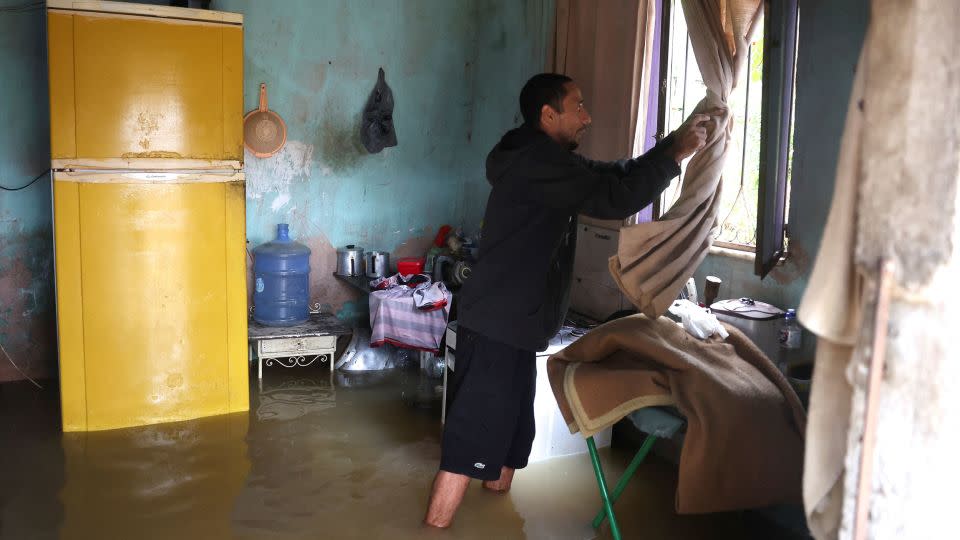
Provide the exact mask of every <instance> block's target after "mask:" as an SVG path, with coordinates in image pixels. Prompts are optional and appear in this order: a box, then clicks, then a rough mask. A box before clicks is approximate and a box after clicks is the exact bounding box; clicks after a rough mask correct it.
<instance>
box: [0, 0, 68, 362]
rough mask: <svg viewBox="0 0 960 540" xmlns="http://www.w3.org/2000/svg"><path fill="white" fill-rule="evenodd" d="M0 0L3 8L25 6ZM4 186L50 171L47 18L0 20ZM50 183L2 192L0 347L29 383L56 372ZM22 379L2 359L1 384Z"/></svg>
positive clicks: (22, 15)
mask: <svg viewBox="0 0 960 540" xmlns="http://www.w3.org/2000/svg"><path fill="white" fill-rule="evenodd" d="M23 3H24V2H22V1H21V0H12V1H11V0H0V7H11V6H14V5H21V4H23ZM0 95H2V96H3V99H0V126H2V127H0V185H3V186H6V187H19V186H22V185H23V184H25V183H27V182H29V181H30V180H32V179H33V178H34V177H36V176H37V175H38V174H40V173H41V172H43V171H44V170H46V169H47V168H48V167H49V166H50V142H49V139H50V137H49V127H48V125H49V112H48V104H47V66H46V37H45V33H44V18H43V11H42V10H41V9H39V8H34V9H31V10H28V11H22V12H0ZM50 215H51V214H50V181H49V179H48V178H46V177H45V178H42V179H40V180H39V181H38V182H37V183H36V184H34V185H32V186H30V187H29V188H27V189H25V190H23V191H17V192H14V193H10V192H6V191H0V344H2V345H3V347H4V349H6V351H7V352H8V353H9V354H10V355H11V356H12V357H13V358H14V360H15V361H16V362H17V363H18V364H19V365H20V367H22V368H23V369H24V370H25V371H26V372H27V373H28V374H29V375H31V376H33V377H42V376H45V375H49V374H50V373H52V372H53V370H54V367H55V366H56V363H55V362H56V360H55V351H56V333H55V330H54V299H53V236H52V232H51V220H50ZM19 378H22V377H21V375H20V374H19V373H17V372H16V370H14V368H13V367H12V366H11V365H10V364H9V363H8V362H7V359H6V358H4V357H3V356H2V354H0V381H5V380H11V379H19Z"/></svg>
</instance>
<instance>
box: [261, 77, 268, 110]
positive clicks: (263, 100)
mask: <svg viewBox="0 0 960 540" xmlns="http://www.w3.org/2000/svg"><path fill="white" fill-rule="evenodd" d="M260 112H267V83H260Z"/></svg>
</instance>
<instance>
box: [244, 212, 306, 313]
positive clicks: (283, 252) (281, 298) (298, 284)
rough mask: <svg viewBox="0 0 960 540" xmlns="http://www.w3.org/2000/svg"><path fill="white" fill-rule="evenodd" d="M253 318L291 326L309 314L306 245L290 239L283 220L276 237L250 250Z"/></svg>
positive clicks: (278, 226)
mask: <svg viewBox="0 0 960 540" xmlns="http://www.w3.org/2000/svg"><path fill="white" fill-rule="evenodd" d="M253 261H254V262H253V283H254V289H253V290H254V293H253V305H254V308H253V320H255V321H257V322H258V323H260V324H263V325H266V326H294V325H297V324H301V323H304V322H306V321H307V319H308V318H309V317H310V248H308V247H307V246H305V245H303V244H301V243H299V242H294V241H293V240H291V239H290V234H289V227H288V225H287V224H286V223H280V224H278V225H277V238H276V239H275V240H273V241H272V242H267V243H266V244H262V245H260V246H258V247H257V248H256V249H254V250H253Z"/></svg>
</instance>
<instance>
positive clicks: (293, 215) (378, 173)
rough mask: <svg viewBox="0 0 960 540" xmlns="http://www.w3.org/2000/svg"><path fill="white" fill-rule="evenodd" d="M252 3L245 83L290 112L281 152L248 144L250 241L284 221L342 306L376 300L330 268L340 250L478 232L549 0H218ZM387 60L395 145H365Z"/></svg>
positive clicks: (351, 308)
mask: <svg viewBox="0 0 960 540" xmlns="http://www.w3.org/2000/svg"><path fill="white" fill-rule="evenodd" d="M213 7H214V8H215V9H220V10H224V11H234V12H240V13H243V14H244V16H245V20H244V23H245V39H244V47H245V50H244V57H245V63H244V95H245V100H246V108H247V109H248V110H251V109H253V108H254V107H255V106H256V105H257V99H258V89H259V85H260V83H261V82H264V83H266V84H267V92H268V99H269V106H270V109H272V110H275V111H276V112H277V113H279V114H280V115H281V116H282V117H283V119H284V120H285V122H286V124H287V130H288V131H287V143H286V146H284V148H283V149H282V150H281V151H280V153H279V154H277V155H275V156H272V157H269V158H265V159H260V158H257V157H255V156H253V155H251V154H250V153H247V155H246V174H247V203H248V204H247V236H248V238H249V240H250V245H249V247H250V248H251V250H252V249H253V248H254V247H256V246H257V245H258V244H260V243H263V242H266V241H269V240H270V239H271V238H272V237H273V234H274V230H275V225H276V224H277V223H282V222H286V223H289V224H290V232H291V235H292V236H293V237H295V238H296V239H297V240H299V241H300V242H303V243H305V244H307V245H308V246H310V248H311V249H312V251H313V255H312V258H311V268H312V270H311V296H312V297H313V301H314V302H319V303H320V304H323V305H325V306H326V307H328V308H329V309H332V310H334V311H335V312H337V313H338V314H339V315H340V316H341V317H343V318H354V317H356V318H362V317H363V313H364V312H365V310H366V298H365V297H363V296H358V294H357V293H356V291H353V290H351V289H350V288H349V287H348V286H347V285H345V284H343V283H342V282H340V281H337V280H336V279H334V278H333V276H332V273H333V271H334V269H335V267H336V248H337V247H342V246H344V245H346V244H357V245H359V246H361V247H363V248H365V249H367V250H370V249H376V250H386V251H389V252H390V253H391V255H392V260H393V261H394V262H395V261H396V259H397V258H398V257H403V256H413V255H422V254H424V253H425V251H426V249H427V247H428V245H429V242H430V241H431V240H432V238H433V236H434V235H435V233H436V231H437V229H438V228H439V227H440V226H441V225H443V224H450V225H452V226H454V227H463V229H464V231H465V232H467V233H475V232H476V231H477V229H478V227H479V224H480V220H481V218H482V212H483V206H484V204H485V202H486V195H487V191H488V189H487V186H486V182H485V181H484V179H483V178H484V177H483V162H484V158H485V156H486V152H487V151H488V150H489V149H490V148H491V147H492V146H493V144H494V143H495V142H496V140H497V139H498V138H499V136H500V135H501V134H502V133H503V132H504V131H505V130H506V129H508V128H509V127H512V126H513V125H514V124H515V123H516V122H517V120H518V114H519V109H518V106H517V95H518V93H519V90H520V87H521V86H522V84H523V82H524V81H525V80H526V78H528V77H529V76H530V75H532V74H534V73H537V72H539V71H541V70H542V67H543V65H544V59H545V55H546V49H547V44H548V43H549V32H550V31H552V26H551V25H552V20H553V8H552V2H550V1H548V0H526V1H523V2H516V1H506V0H497V1H494V0H460V1H456V2H451V1H444V0H409V1H403V2H382V1H375V0H364V1H352V2H347V1H340V0H337V1H325V2H315V1H306V0H304V1H286V2H269V3H267V2H256V1H250V0H219V1H216V2H214V5H213ZM380 67H382V68H383V69H384V71H385V72H386V81H387V84H388V85H389V86H390V87H391V88H392V90H393V95H394V101H395V103H396V107H395V109H394V114H393V121H394V125H395V129H396V134H397V139H398V141H399V144H398V145H397V146H396V147H392V148H387V149H385V150H384V151H383V152H381V153H378V154H369V153H368V152H367V151H366V150H365V149H364V147H363V146H362V144H361V142H360V137H359V130H360V119H361V113H362V110H363V106H364V104H365V102H366V100H367V97H368V95H369V93H370V91H371V89H372V88H373V85H374V83H375V82H376V77H377V70H378V68H380Z"/></svg>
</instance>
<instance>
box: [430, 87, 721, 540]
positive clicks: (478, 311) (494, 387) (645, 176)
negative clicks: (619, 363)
mask: <svg viewBox="0 0 960 540" xmlns="http://www.w3.org/2000/svg"><path fill="white" fill-rule="evenodd" d="M520 110H521V113H522V114H523V118H524V124H523V125H522V126H521V127H519V128H516V129H513V130H511V131H508V132H507V133H506V134H505V135H504V136H503V138H502V139H501V140H500V142H499V143H498V144H497V145H496V146H495V147H494V148H493V150H492V151H491V152H490V154H489V156H488V157H487V180H489V182H490V184H491V185H492V186H493V189H492V190H491V192H490V198H489V199H488V200H487V209H486V214H485V215H484V221H483V230H482V234H481V240H480V253H479V257H478V260H477V263H476V265H475V266H474V267H473V273H472V274H471V276H470V279H469V280H468V281H467V282H466V284H465V285H464V287H463V290H462V293H461V296H460V298H459V323H458V324H459V326H458V331H457V356H456V369H455V370H454V372H453V376H452V379H451V380H450V381H449V388H448V392H449V393H450V394H451V395H452V399H451V402H450V408H449V410H448V413H447V420H446V425H445V426H444V432H443V442H442V457H441V461H440V471H439V472H438V473H437V476H436V478H435V479H434V484H433V492H432V494H431V498H430V505H429V508H428V509H427V515H426V518H425V519H424V522H425V523H426V524H427V525H431V526H435V527H447V526H449V525H450V523H451V521H452V520H453V516H454V514H455V513H456V510H457V507H458V506H459V505H460V502H461V501H462V500H463V495H464V493H465V491H466V489H467V485H468V484H469V482H470V478H477V479H480V480H483V486H484V487H485V488H487V489H490V490H493V491H497V492H506V491H508V490H509V489H510V484H511V482H512V480H513V473H514V470H515V469H520V468H523V467H525V466H526V465H527V458H528V457H529V455H530V449H531V446H532V444H533V437H534V419H533V397H534V390H535V385H536V351H540V350H544V349H546V347H547V341H548V340H549V339H550V338H551V337H552V336H553V335H554V334H556V332H557V331H558V330H559V328H560V326H561V325H562V323H563V319H564V317H565V316H566V311H567V304H568V299H569V293H570V276H571V273H572V268H573V256H574V250H575V237H576V220H577V215H578V214H585V215H588V216H591V217H596V218H601V219H625V218H626V217H628V216H630V215H632V214H634V213H636V212H639V211H640V210H641V209H642V208H644V207H646V206H647V205H648V204H650V203H651V202H652V201H653V200H654V199H655V198H656V197H657V196H659V195H660V193H661V192H662V191H663V190H664V189H665V188H666V187H667V185H669V183H670V180H672V179H673V178H674V177H676V176H677V175H678V174H680V166H679V163H680V162H681V161H682V160H683V159H685V158H687V157H688V156H690V155H692V154H693V153H694V152H696V151H697V150H699V149H700V148H701V147H702V146H703V144H704V141H705V139H706V127H705V124H706V123H707V122H709V117H708V116H706V115H700V114H694V115H691V117H690V118H688V119H687V121H686V122H685V123H684V125H683V126H681V127H680V128H679V129H677V131H675V132H674V133H672V134H671V135H670V136H668V137H666V138H665V139H663V140H662V141H661V142H660V143H659V144H658V145H657V146H656V147H655V148H653V149H652V150H650V151H649V152H647V153H646V154H644V155H643V156H640V157H638V158H636V159H631V160H623V161H618V162H598V161H591V160H589V159H586V158H584V157H583V156H580V155H578V154H575V153H574V152H573V150H574V149H575V148H576V147H577V145H578V144H579V142H580V138H581V136H582V135H583V133H584V131H585V130H586V129H587V127H588V126H589V125H590V122H591V120H590V115H589V114H588V113H587V110H586V108H585V107H584V104H583V95H582V94H581V92H580V89H579V88H578V87H577V85H576V84H575V83H574V82H573V80H572V79H570V78H569V77H566V76H564V75H558V74H553V73H544V74H540V75H536V76H534V77H533V78H531V79H530V80H529V81H527V83H526V85H524V87H523V90H522V91H521V92H520Z"/></svg>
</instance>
